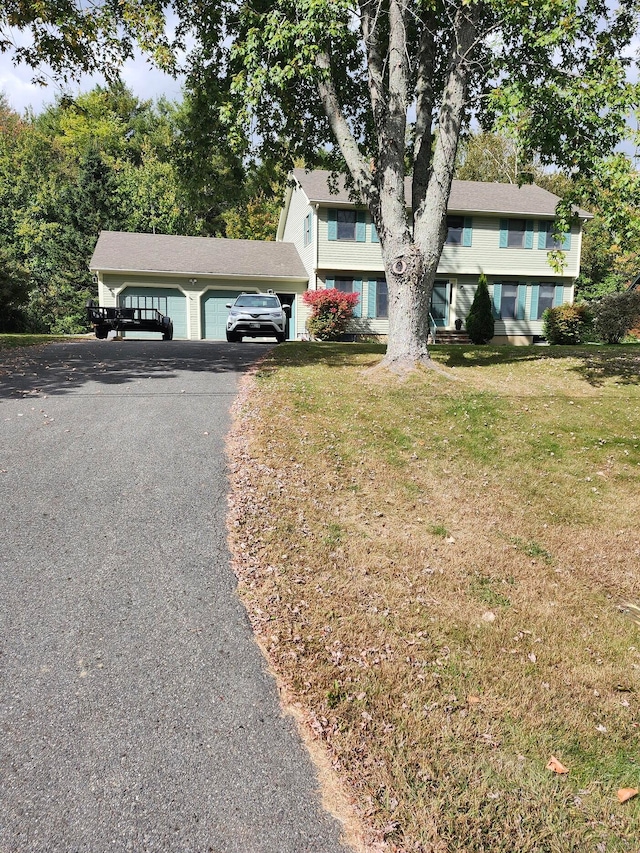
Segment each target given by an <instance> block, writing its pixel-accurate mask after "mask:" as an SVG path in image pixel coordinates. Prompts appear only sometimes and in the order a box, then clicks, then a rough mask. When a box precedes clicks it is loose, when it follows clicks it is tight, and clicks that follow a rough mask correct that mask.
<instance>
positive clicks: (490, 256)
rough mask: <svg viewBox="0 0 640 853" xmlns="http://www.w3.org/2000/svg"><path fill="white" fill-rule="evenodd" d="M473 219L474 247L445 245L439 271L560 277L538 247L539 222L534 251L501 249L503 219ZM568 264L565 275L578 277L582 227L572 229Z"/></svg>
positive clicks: (534, 239) (542, 250) (477, 217)
mask: <svg viewBox="0 0 640 853" xmlns="http://www.w3.org/2000/svg"><path fill="white" fill-rule="evenodd" d="M472 219H473V229H472V243H471V246H468V247H467V246H445V247H444V249H443V251H442V256H441V258H440V264H439V266H438V272H441V273H449V274H452V275H454V274H455V275H457V274H461V275H464V274H468V273H474V274H476V275H478V274H479V273H481V272H484V273H485V275H487V276H489V275H513V276H538V277H540V276H543V277H545V278H550V277H557V275H558V274H557V273H556V272H554V270H553V268H552V267H551V266H550V264H549V259H548V254H547V251H546V250H545V249H539V248H538V220H534V222H535V225H534V232H533V248H532V249H501V248H500V217H497V216H480V215H476V216H474V217H472ZM565 263H566V266H565V268H564V269H563V271H562V275H563V276H572V277H577V276H578V273H579V266H580V228H579V226H576V225H574V226H573V228H572V231H571V248H570V249H569V250H568V251H567V252H565Z"/></svg>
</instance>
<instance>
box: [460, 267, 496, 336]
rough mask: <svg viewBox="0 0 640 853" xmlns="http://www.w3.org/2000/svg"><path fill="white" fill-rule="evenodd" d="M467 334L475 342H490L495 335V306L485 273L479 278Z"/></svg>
mask: <svg viewBox="0 0 640 853" xmlns="http://www.w3.org/2000/svg"><path fill="white" fill-rule="evenodd" d="M465 325H466V329H467V334H468V335H469V337H470V338H471V341H472V343H474V344H488V343H489V341H490V340H491V338H492V337H493V335H494V320H493V307H492V305H491V297H490V296H489V287H488V286H487V277H486V275H485V274H484V273H482V274H481V275H480V277H479V278H478V287H477V288H476V292H475V295H474V297H473V302H472V303H471V308H470V309H469V313H468V314H467V319H466V322H465Z"/></svg>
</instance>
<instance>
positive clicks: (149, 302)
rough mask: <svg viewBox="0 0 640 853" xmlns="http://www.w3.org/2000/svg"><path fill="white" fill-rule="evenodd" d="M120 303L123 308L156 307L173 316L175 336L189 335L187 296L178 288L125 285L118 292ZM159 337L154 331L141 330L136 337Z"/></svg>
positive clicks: (183, 336) (182, 337)
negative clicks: (145, 331)
mask: <svg viewBox="0 0 640 853" xmlns="http://www.w3.org/2000/svg"><path fill="white" fill-rule="evenodd" d="M118 305H120V306H121V307H122V308H155V309H156V311H159V312H160V313H161V314H164V315H165V316H167V317H171V322H172V323H173V337H174V338H178V339H184V338H186V337H188V336H187V297H186V296H185V294H184V293H181V292H180V291H179V290H177V289H176V288H169V287H162V288H156V287H125V288H124V290H121V291H120V293H119V294H118ZM143 336H144V337H150V338H152V337H158V336H157V335H154V334H153V332H147V333H146V335H145V333H144V332H139V333H137V334H136V337H143Z"/></svg>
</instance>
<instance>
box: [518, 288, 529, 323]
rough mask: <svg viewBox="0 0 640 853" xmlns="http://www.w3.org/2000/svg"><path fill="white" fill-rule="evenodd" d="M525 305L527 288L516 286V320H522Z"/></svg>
mask: <svg viewBox="0 0 640 853" xmlns="http://www.w3.org/2000/svg"><path fill="white" fill-rule="evenodd" d="M526 304H527V286H526V284H519V285H518V307H517V309H516V320H524V309H525V305H526Z"/></svg>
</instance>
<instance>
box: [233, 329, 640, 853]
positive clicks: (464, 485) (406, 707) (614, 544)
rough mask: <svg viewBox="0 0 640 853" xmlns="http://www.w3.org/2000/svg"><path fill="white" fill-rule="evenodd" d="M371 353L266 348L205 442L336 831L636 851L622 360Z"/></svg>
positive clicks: (451, 842)
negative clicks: (401, 360)
mask: <svg viewBox="0 0 640 853" xmlns="http://www.w3.org/2000/svg"><path fill="white" fill-rule="evenodd" d="M381 355H382V348H381V347H377V346H365V345H358V346H354V345H329V344H324V345H322V344H308V345H305V344H286V345H283V346H281V347H279V348H277V349H274V350H273V351H272V353H271V354H270V355H269V357H268V358H267V359H266V360H265V361H264V362H263V363H262V364H261V366H260V367H259V369H258V371H257V372H256V374H255V376H254V377H253V378H252V379H251V380H250V381H249V382H248V383H247V386H246V387H245V390H244V393H243V394H242V395H241V398H240V401H239V403H238V405H237V410H236V421H235V428H234V432H233V435H232V439H231V441H230V446H229V454H230V464H231V471H232V474H231V477H232V486H233V500H232V513H231V521H230V530H231V533H230V537H231V543H232V549H233V552H234V559H235V564H236V569H237V572H238V575H239V577H240V590H241V595H242V597H243V599H244V601H245V603H246V606H247V608H248V611H249V613H250V615H251V618H252V621H253V624H254V626H255V629H256V632H257V634H258V637H259V639H260V642H261V644H262V645H263V647H264V649H265V652H266V654H267V655H268V658H269V660H270V662H271V665H272V667H273V668H274V670H275V671H276V672H277V674H278V677H279V679H280V681H281V684H282V686H283V690H284V691H285V693H286V695H287V696H288V700H289V702H290V703H291V705H292V706H293V707H295V708H296V709H297V713H298V715H299V716H300V717H301V719H302V720H303V722H302V725H303V728H305V730H306V732H307V734H308V736H309V737H311V738H315V739H316V742H317V743H320V744H322V746H323V748H324V749H325V750H326V752H327V754H328V756H329V761H330V763H331V765H332V773H333V774H334V779H339V780H340V782H341V787H342V790H343V791H344V793H345V794H346V796H347V798H348V799H349V800H350V802H351V803H352V804H353V806H354V807H355V812H356V819H354V820H353V822H352V827H351V838H352V840H353V839H354V838H359V841H360V843H361V845H362V846H363V847H368V848H369V849H371V850H373V849H376V850H377V849H380V850H388V851H418V852H419V851H425V853H426V851H429V852H430V853H432V851H438V853H440V851H442V853H444V851H447V853H453V852H454V851H465V853H471V851H474V853H479V851H491V853H500V851H503V853H524V851H529V852H530V853H533V851H535V853H542V851H558V853H568V851H572V850H576V851H577V850H580V851H637V847H638V838H640V797H635V798H631V799H629V800H628V801H627V802H625V803H624V804H621V803H620V802H619V800H618V796H617V792H618V790H619V789H622V788H633V789H635V788H638V787H640V752H639V750H638V734H639V731H640V708H639V704H638V692H639V689H640V680H639V673H640V627H639V626H638V625H637V624H636V623H634V622H633V621H632V619H630V618H629V617H628V614H627V613H626V612H625V607H624V604H625V602H627V601H632V602H640V578H639V576H638V563H639V561H640V537H639V533H638V531H639V527H640V525H639V523H638V521H639V516H640V350H639V349H638V348H637V347H611V348H601V347H598V348H595V347H584V348H559V347H558V348H553V347H550V348H506V347H505V348H478V349H475V348H454V347H451V348H448V347H436V348H434V352H433V355H434V359H436V360H437V361H438V362H439V364H440V365H441V366H442V367H443V368H444V369H445V371H446V372H448V373H449V374H450V378H447V377H446V376H443V375H442V374H440V373H437V372H435V371H428V372H420V373H416V374H415V375H412V376H410V377H409V378H408V379H407V380H406V381H404V382H401V381H398V380H397V379H395V378H390V377H389V376H388V375H386V374H381V373H379V372H376V371H372V370H370V368H371V367H372V366H375V364H376V363H377V362H378V361H379V359H380V358H381ZM552 756H554V757H555V758H557V759H558V760H559V761H560V762H561V764H562V765H564V767H565V768H566V769H567V770H568V772H567V773H556V772H554V771H553V770H552V769H547V765H548V763H549V761H550V759H551V757H552ZM334 784H335V782H334ZM329 787H330V786H329Z"/></svg>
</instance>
